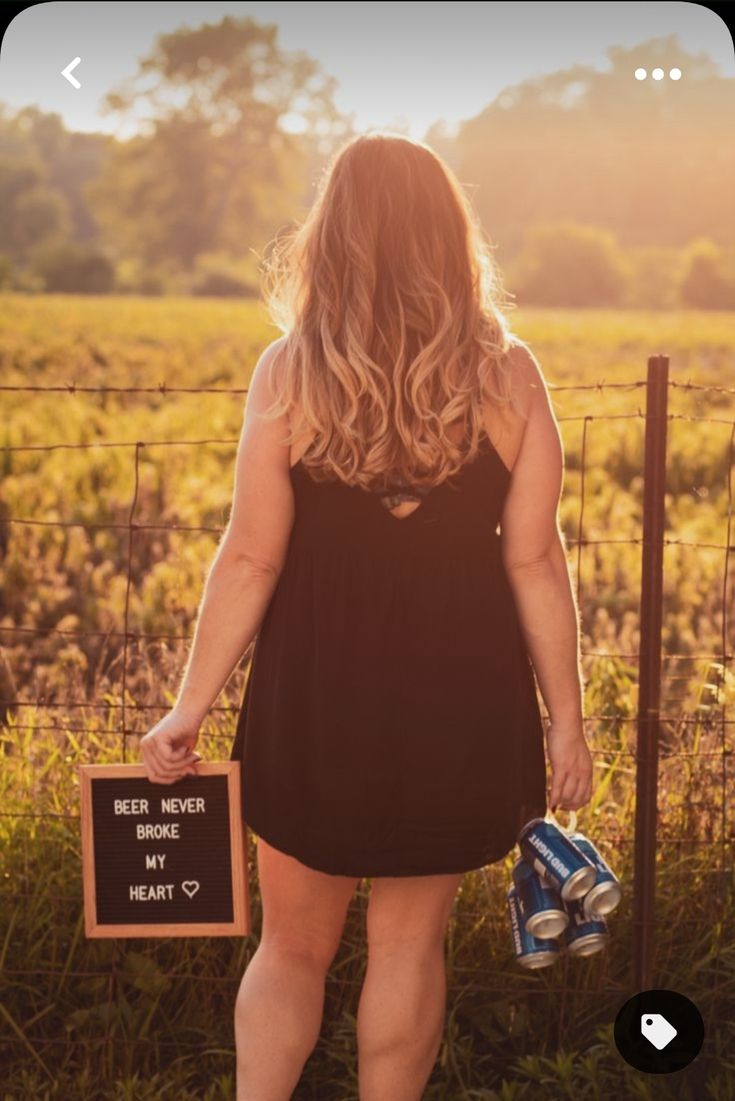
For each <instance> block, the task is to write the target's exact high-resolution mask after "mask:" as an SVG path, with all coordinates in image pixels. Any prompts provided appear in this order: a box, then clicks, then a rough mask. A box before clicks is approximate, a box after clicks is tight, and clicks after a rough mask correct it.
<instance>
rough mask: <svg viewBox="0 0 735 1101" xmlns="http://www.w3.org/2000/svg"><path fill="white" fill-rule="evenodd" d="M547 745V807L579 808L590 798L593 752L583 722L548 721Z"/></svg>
mask: <svg viewBox="0 0 735 1101" xmlns="http://www.w3.org/2000/svg"><path fill="white" fill-rule="evenodd" d="M546 749H547V753H548V757H549V765H550V766H551V776H550V782H549V791H548V804H549V807H550V808H551V810H552V811H556V809H557V808H559V809H561V810H579V808H580V807H583V806H584V805H585V803H588V802H589V801H590V799H591V798H592V755H591V753H590V751H589V748H588V746H587V741H586V739H585V736H584V728H583V726H582V723H581V722H579V721H576V722H566V723H565V722H561V721H559V720H557V721H556V722H552V723H550V725H549V728H548V730H547V731H546Z"/></svg>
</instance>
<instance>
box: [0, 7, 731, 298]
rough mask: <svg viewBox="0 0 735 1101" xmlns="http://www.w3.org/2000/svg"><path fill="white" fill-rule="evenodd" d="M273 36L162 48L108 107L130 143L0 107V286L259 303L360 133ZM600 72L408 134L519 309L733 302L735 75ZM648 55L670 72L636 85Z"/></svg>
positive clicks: (657, 54) (667, 64) (201, 39)
mask: <svg viewBox="0 0 735 1101" xmlns="http://www.w3.org/2000/svg"><path fill="white" fill-rule="evenodd" d="M277 34H278V30H277V27H276V26H275V25H272V24H262V23H258V22H257V21H256V20H254V19H253V18H252V17H250V16H247V17H243V18H234V17H231V16H227V17H225V18H223V19H222V20H221V21H220V22H219V23H204V24H202V25H201V26H198V27H195V28H185V29H181V30H178V31H175V32H173V33H171V34H165V35H160V36H159V37H158V38H157V39H156V40H155V43H154V45H153V47H152V49H151V51H150V52H149V53H148V54H147V55H146V56H145V57H143V58H142V59H141V60H140V61H139V65H138V71H137V73H135V74H134V75H133V76H132V77H131V78H130V80H129V81H128V82H127V83H126V85H125V86H124V87H122V88H118V89H116V90H114V91H113V92H111V93H110V94H109V95H108V97H107V101H106V105H105V106H106V110H107V111H109V112H113V113H114V114H115V116H116V117H117V118H118V119H119V120H120V121H121V122H122V121H125V120H127V119H131V118H133V119H135V120H137V121H138V128H137V132H136V134H135V136H134V137H132V138H130V139H127V140H120V139H117V138H115V137H112V136H109V135H105V134H86V133H85V134H83V133H75V132H71V131H69V130H67V129H66V128H65V126H64V124H63V122H62V120H61V118H60V117H59V116H58V115H56V114H48V113H43V112H41V111H40V110H38V108H35V107H27V108H24V109H21V110H19V111H17V112H11V111H10V110H9V109H7V108H2V107H0V286H1V287H3V288H4V289H16V290H25V291H57V292H65V291H69V292H89V293H109V292H122V293H138V294H159V293H183V294H215V295H236V296H239V295H257V294H258V289H259V281H258V268H259V260H260V257H261V256H262V255H263V252H264V250H265V249H266V248H267V245H268V242H269V241H270V240H271V239H272V238H273V236H274V235H275V234H276V233H277V232H278V231H279V230H281V229H282V228H283V227H284V226H287V225H288V224H290V223H291V222H292V221H293V220H298V219H299V218H300V217H301V216H303V213H304V212H305V210H306V209H307V208H308V205H309V203H310V201H311V198H312V196H313V184H314V180H315V178H316V175H317V173H318V170H319V168H320V167H321V165H322V164H323V163H324V161H325V158H327V157H328V156H329V155H330V153H331V152H332V151H333V150H334V149H335V148H336V147H338V145H339V144H341V142H342V141H343V140H344V139H345V138H346V137H349V136H351V135H352V134H353V133H354V132H355V130H354V126H353V118H352V116H345V115H343V114H341V113H340V112H339V111H338V110H337V109H336V107H335V104H334V91H335V82H334V81H333V79H332V78H331V77H329V75H328V74H325V73H324V72H323V71H322V70H321V68H320V67H319V65H318V64H317V63H316V62H315V61H314V60H313V59H312V58H310V57H309V56H308V55H306V54H305V53H303V52H286V51H284V50H283V49H282V48H281V47H280V45H279V43H278V39H277ZM608 62H609V65H608V69H607V70H605V71H600V70H597V69H593V68H591V67H587V66H582V65H577V66H572V67H570V68H569V69H565V70H562V71H559V72H557V73H553V74H550V75H544V76H540V77H533V78H529V79H528V80H526V81H524V82H522V83H520V84H518V85H516V86H515V87H512V88H507V89H505V90H504V91H503V92H502V93H501V94H500V95H499V96H497V97H496V98H495V99H494V100H493V101H492V102H491V103H489V104H488V105H487V107H486V108H485V109H484V110H483V111H481V112H480V113H479V114H478V115H477V116H476V117H474V118H472V119H469V120H467V121H465V122H464V123H463V124H462V125H460V126H459V127H458V128H457V129H456V131H452V130H451V129H450V128H449V127H448V126H446V124H444V123H443V121H442V120H438V121H437V123H436V124H435V125H434V126H433V127H431V128H430V130H429V131H428V132H427V134H426V135H425V140H426V141H427V142H429V144H431V145H432V146H433V147H434V148H435V149H436V150H437V151H438V152H439V153H440V154H441V155H442V156H444V157H445V158H446V160H447V161H448V163H449V164H450V165H451V166H452V168H453V169H454V171H455V172H456V173H457V175H458V177H459V178H460V180H461V181H462V183H463V184H465V185H466V186H467V187H468V190H469V193H470V195H471V198H472V200H473V203H474V206H475V208H476V210H477V211H478V214H479V216H480V218H481V221H482V224H483V227H484V229H485V230H486V232H487V235H488V237H489V239H490V240H491V241H492V242H493V244H494V245H495V248H496V257H497V259H498V261H499V263H500V266H501V269H502V271H503V273H504V276H505V285H506V287H507V289H508V290H509V291H510V293H511V294H513V295H515V296H516V297H517V298H518V300H519V301H520V302H522V303H526V304H538V305H549V306H556V305H571V306H585V305H591V306H592V305H602V306H605V305H609V306H619V305H630V306H635V305H640V306H648V307H674V306H679V305H685V306H687V305H689V306H696V307H705V308H706V307H712V308H719V309H726V308H735V221H734V220H733V219H732V217H731V212H730V195H729V181H730V180H731V179H732V178H733V168H734V167H735V165H734V164H733V162H734V161H735V147H734V146H733V144H732V142H728V141H725V140H724V137H723V136H724V135H726V134H727V133H728V132H729V123H730V121H731V119H732V116H733V106H734V104H733V89H734V87H735V82H734V81H733V80H731V79H727V78H724V77H722V76H721V75H720V74H719V72H718V70H717V67H716V66H715V64H714V62H712V61H711V59H709V58H708V57H706V55H690V54H687V53H686V52H685V51H684V50H683V49H682V48H681V47H680V46H679V44H678V42H677V40H676V38H675V37H674V36H669V37H666V38H660V39H653V40H651V41H649V42H647V43H644V44H640V45H638V46H636V47H633V48H631V49H624V48H622V47H612V48H611V49H609V50H608ZM653 64H657V65H660V66H661V68H663V69H664V71H666V72H668V69H669V68H671V67H672V66H673V65H676V66H678V67H679V68H680V69H682V72H683V78H682V80H680V81H678V82H675V83H674V82H672V81H669V80H663V81H660V82H654V81H652V80H648V81H646V82H643V83H641V82H638V81H636V80H635V79H633V77H632V73H633V71H634V70H635V68H637V67H639V66H644V67H646V68H650V67H651V66H652V65H653Z"/></svg>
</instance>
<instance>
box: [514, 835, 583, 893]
mask: <svg viewBox="0 0 735 1101" xmlns="http://www.w3.org/2000/svg"><path fill="white" fill-rule="evenodd" d="M518 844H519V845H520V849H521V856H523V857H525V859H526V860H527V861H528V862H529V864H531V866H532V867H533V868H535V870H536V871H537V872H539V873H540V874H542V875H545V876H547V877H548V878H549V879H551V880H552V881H553V882H554V883H555V884H556V886H557V887H558V888H559V890H560V892H561V897H562V899H563V900H564V902H569V901H571V900H572V899H575V898H581V897H582V895H586V894H587V892H588V891H589V890H590V888H592V887H593V886H594V884H595V879H596V868H595V865H594V864H593V863H592V861H591V860H590V859H589V857H588V856H585V854H584V853H583V852H582V851H581V849H578V848H577V846H576V845H575V844H574V843H573V842H572V841H570V839H569V838H568V837H567V835H566V834H565V833H563V832H562V831H561V830H560V829H559V827H558V826H557V825H556V824H555V823H554V822H547V821H546V819H545V818H533V819H531V821H530V822H527V823H526V825H525V826H524V827H523V829H522V830H521V832H520V835H519V837H518Z"/></svg>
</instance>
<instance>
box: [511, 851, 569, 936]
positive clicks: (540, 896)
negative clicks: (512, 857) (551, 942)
mask: <svg viewBox="0 0 735 1101" xmlns="http://www.w3.org/2000/svg"><path fill="white" fill-rule="evenodd" d="M513 883H514V885H515V888H516V891H517V892H518V900H519V902H520V904H521V912H522V914H523V923H524V925H525V927H526V931H527V932H529V933H531V935H532V936H534V937H541V938H544V937H558V936H560V935H561V934H562V933H563V932H564V930H565V929H566V927H567V925H568V924H569V915H568V914H567V912H566V910H565V909H564V906H563V904H562V901H561V896H560V895H559V891H558V890H557V887H556V884H555V883H552V882H551V880H550V879H547V878H546V876H544V875H539V873H538V872H537V871H536V870H535V869H534V868H532V867H531V865H530V864H529V863H528V861H526V860H524V859H523V858H522V857H521V859H520V860H518V861H516V863H515V865H514V866H513Z"/></svg>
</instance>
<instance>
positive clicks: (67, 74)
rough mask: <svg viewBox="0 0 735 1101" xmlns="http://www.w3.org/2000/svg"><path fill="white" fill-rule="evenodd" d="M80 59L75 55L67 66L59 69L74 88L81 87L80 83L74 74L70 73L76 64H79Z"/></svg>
mask: <svg viewBox="0 0 735 1101" xmlns="http://www.w3.org/2000/svg"><path fill="white" fill-rule="evenodd" d="M81 60H82V59H81V57H75V58H74V60H73V61H70V62H69V64H68V65H67V67H66V68H65V69H62V70H61V75H62V76H63V77H66V79H67V80H68V81H69V83H70V84H71V85H73V86H74V87H75V88H81V84H80V83H79V81H78V80H77V78H76V77H75V76H72V75H71V74H72V72H73V70H74V69H76V67H77V65H78V64H79V62H80V61H81Z"/></svg>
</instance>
